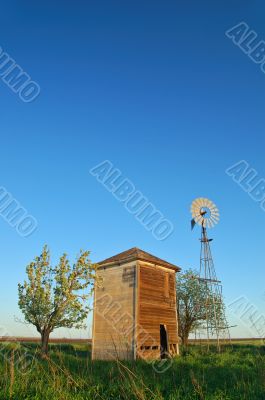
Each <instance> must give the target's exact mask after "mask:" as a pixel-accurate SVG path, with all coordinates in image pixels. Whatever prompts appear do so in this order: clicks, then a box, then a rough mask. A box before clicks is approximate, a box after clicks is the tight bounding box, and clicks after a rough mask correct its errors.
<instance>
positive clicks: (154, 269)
mask: <svg viewBox="0 0 265 400" xmlns="http://www.w3.org/2000/svg"><path fill="white" fill-rule="evenodd" d="M175 279H176V274H175V271H172V270H170V269H166V268H164V267H159V266H157V265H150V264H147V263H144V262H141V261H138V285H139V288H138V301H137V303H138V313H137V314H138V324H137V354H138V356H139V357H142V356H143V357H144V358H147V357H149V358H159V357H160V325H165V326H166V329H167V334H168V343H169V352H170V353H171V354H177V353H178V327H177V312H176V283H175Z"/></svg>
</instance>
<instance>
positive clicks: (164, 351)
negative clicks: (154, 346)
mask: <svg viewBox="0 0 265 400" xmlns="http://www.w3.org/2000/svg"><path fill="white" fill-rule="evenodd" d="M160 354H161V358H162V359H163V358H167V357H168V337H167V330H166V327H165V325H160Z"/></svg>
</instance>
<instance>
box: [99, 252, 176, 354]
mask: <svg viewBox="0 0 265 400" xmlns="http://www.w3.org/2000/svg"><path fill="white" fill-rule="evenodd" d="M98 265H99V269H98V277H99V280H98V284H97V287H96V288H95V293H94V315H93V340H92V359H94V360H96V359H100V360H106V359H115V358H118V359H128V360H135V359H137V358H144V359H160V358H166V357H170V356H174V355H176V354H179V346H178V325H177V309H176V272H178V271H180V268H179V267H177V266H175V265H173V264H170V263H168V262H167V261H164V260H161V259H160V258H157V257H155V256H152V255H151V254H149V253H146V252H145V251H142V250H140V249H138V248H133V249H130V250H128V251H125V252H123V253H120V254H118V255H116V256H114V257H111V258H108V259H106V260H104V261H101V262H100V263H98Z"/></svg>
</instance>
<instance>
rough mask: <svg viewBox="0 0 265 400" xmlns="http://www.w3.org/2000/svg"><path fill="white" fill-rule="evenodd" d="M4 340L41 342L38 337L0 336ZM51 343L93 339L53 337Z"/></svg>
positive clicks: (89, 340) (79, 341) (89, 341)
mask: <svg viewBox="0 0 265 400" xmlns="http://www.w3.org/2000/svg"><path fill="white" fill-rule="evenodd" d="M3 342H11V343H12V342H20V343H39V342H40V338H37V337H14V336H0V343H3ZM50 343H84V344H86V343H92V340H91V339H70V338H53V339H52V338H51V339H50Z"/></svg>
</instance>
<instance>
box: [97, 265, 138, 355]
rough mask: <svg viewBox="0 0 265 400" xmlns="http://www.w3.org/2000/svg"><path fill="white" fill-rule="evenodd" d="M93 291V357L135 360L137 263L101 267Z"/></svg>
mask: <svg viewBox="0 0 265 400" xmlns="http://www.w3.org/2000/svg"><path fill="white" fill-rule="evenodd" d="M98 274H99V276H100V277H101V278H102V283H101V285H100V287H97V288H96V289H95V294H94V317H93V342H92V346H93V348H92V358H93V359H94V360H95V359H100V360H106V359H115V358H119V359H134V358H135V356H136V346H135V325H136V324H135V312H136V307H135V305H136V262H131V263H127V264H123V265H116V266H109V267H101V268H99V271H98Z"/></svg>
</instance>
